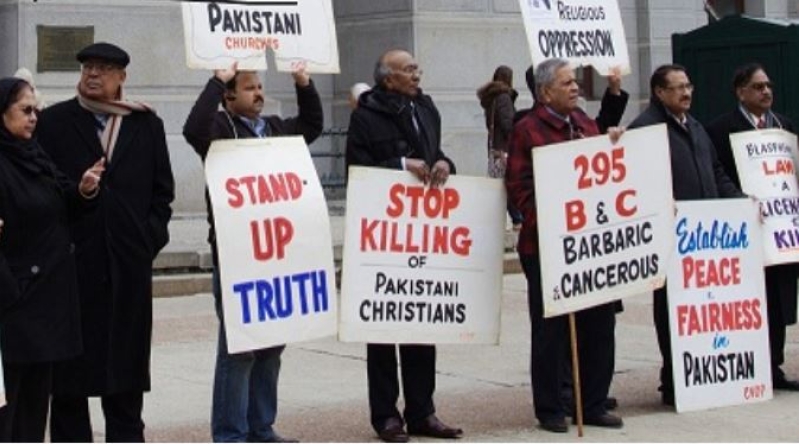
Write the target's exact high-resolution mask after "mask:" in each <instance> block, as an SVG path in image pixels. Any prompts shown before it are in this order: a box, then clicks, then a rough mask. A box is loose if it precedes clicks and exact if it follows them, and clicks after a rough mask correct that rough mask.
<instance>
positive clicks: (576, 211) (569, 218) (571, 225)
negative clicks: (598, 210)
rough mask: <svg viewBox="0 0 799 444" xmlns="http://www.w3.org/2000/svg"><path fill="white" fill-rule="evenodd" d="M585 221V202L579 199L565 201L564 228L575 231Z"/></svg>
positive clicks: (582, 225)
mask: <svg viewBox="0 0 799 444" xmlns="http://www.w3.org/2000/svg"><path fill="white" fill-rule="evenodd" d="M586 223H587V219H586V216H585V204H584V203H583V201H581V200H573V201H571V202H566V230H567V231H575V230H579V229H580V228H583V227H584V226H585V224H586Z"/></svg>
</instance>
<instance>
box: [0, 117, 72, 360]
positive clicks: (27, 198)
mask: <svg viewBox="0 0 799 444" xmlns="http://www.w3.org/2000/svg"><path fill="white" fill-rule="evenodd" d="M5 134H6V135H8V133H5ZM6 142H8V140H7V139H5V138H3V137H2V135H0V219H3V221H4V223H5V225H4V226H3V229H2V234H0V344H1V345H0V347H2V348H1V349H0V350H2V359H3V361H6V362H16V363H31V362H48V361H59V360H63V359H68V358H73V357H75V356H77V355H79V354H80V353H81V352H82V347H81V329H80V312H79V302H78V286H77V281H76V278H75V258H74V246H73V245H72V242H71V240H70V236H69V226H68V204H69V202H70V201H72V202H75V201H77V200H79V198H78V193H77V185H76V184H75V183H74V182H70V181H68V180H67V179H66V177H64V176H63V175H62V174H60V173H58V172H57V171H56V170H55V166H53V165H52V163H51V162H50V160H49V159H48V158H47V157H46V154H45V153H44V152H43V151H42V150H41V148H40V147H39V146H38V145H37V144H35V143H31V144H29V147H28V148H29V150H28V152H27V153H26V156H24V158H23V157H22V156H20V154H22V153H20V152H11V151H10V150H22V149H23V148H21V147H19V146H11V145H9V144H7V143H6ZM36 163H38V165H39V166H36Z"/></svg>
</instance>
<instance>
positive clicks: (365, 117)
mask: <svg viewBox="0 0 799 444" xmlns="http://www.w3.org/2000/svg"><path fill="white" fill-rule="evenodd" d="M421 74H422V71H421V70H420V69H419V65H418V64H417V63H416V61H415V60H414V58H413V56H412V55H411V54H410V53H408V52H407V51H404V50H390V51H387V52H386V53H384V54H383V55H382V56H381V57H380V59H379V60H378V62H377V64H376V66H375V72H374V79H375V86H374V88H372V90H370V91H367V92H365V93H363V94H361V97H360V99H359V100H358V107H357V108H356V109H355V110H354V111H353V113H352V116H351V117H350V126H349V130H348V134H347V155H346V156H347V157H346V158H347V166H348V167H349V166H350V165H364V166H370V167H381V168H390V169H395V170H406V171H409V172H411V173H412V174H413V175H415V176H416V177H417V178H418V179H419V180H420V181H421V182H424V183H426V184H428V183H429V184H431V186H442V185H443V184H444V183H445V182H446V180H447V178H448V177H449V175H450V174H454V173H455V165H454V164H453V163H452V161H451V160H450V159H448V158H447V157H446V156H445V155H444V153H443V151H441V116H440V115H439V113H438V110H437V109H436V107H435V105H434V104H433V100H432V99H431V98H430V96H427V95H425V94H424V93H422V90H421V88H419V80H420V78H421ZM399 354H400V361H401V365H402V388H403V393H404V395H405V412H404V415H400V413H399V411H398V410H397V400H398V399H399V390H400V385H399V379H398V375H397V347H396V346H395V345H394V344H367V347H366V364H367V374H368V378H369V408H370V411H371V423H372V427H374V429H375V431H376V432H377V434H378V436H380V438H381V439H382V440H383V441H386V442H407V441H408V434H412V435H424V436H431V437H435V438H459V437H460V436H461V435H462V434H463V431H462V430H461V429H458V428H453V427H449V426H446V425H444V424H443V423H442V422H441V421H440V420H439V419H438V418H437V417H436V415H435V406H434V405H433V392H434V391H435V372H436V349H435V346H433V345H417V344H401V345H400V346H399ZM403 417H404V420H403ZM405 423H407V424H408V431H407V433H406V431H405Z"/></svg>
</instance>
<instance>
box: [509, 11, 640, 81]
mask: <svg viewBox="0 0 799 444" xmlns="http://www.w3.org/2000/svg"><path fill="white" fill-rule="evenodd" d="M519 6H520V7H521V10H522V17H523V18H524V29H525V32H526V33H527V42H528V44H529V45H530V53H531V55H532V58H533V65H534V66H538V64H539V63H541V62H543V61H544V60H546V59H549V58H553V57H559V58H562V59H566V60H568V61H570V62H571V63H572V66H583V65H591V66H593V67H594V68H595V69H596V70H597V72H599V73H600V74H603V75H608V74H610V73H611V71H612V70H613V69H614V68H618V69H619V70H620V73H621V74H627V73H629V72H630V59H629V55H628V54H627V40H626V38H625V36H624V26H623V25H622V22H621V14H620V13H619V5H618V3H617V2H616V1H615V0H610V1H608V0H557V1H556V0H519Z"/></svg>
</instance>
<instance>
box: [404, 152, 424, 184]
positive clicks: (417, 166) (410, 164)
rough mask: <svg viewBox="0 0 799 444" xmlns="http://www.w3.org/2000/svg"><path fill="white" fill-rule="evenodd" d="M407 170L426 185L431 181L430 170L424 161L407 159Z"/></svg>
mask: <svg viewBox="0 0 799 444" xmlns="http://www.w3.org/2000/svg"><path fill="white" fill-rule="evenodd" d="M405 169H406V170H408V171H410V172H411V173H412V174H413V175H414V176H416V177H417V178H418V179H419V180H420V181H422V182H424V183H425V184H426V183H427V182H429V181H430V168H429V167H428V166H427V164H426V163H425V162H424V160H419V159H409V158H406V159H405Z"/></svg>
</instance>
